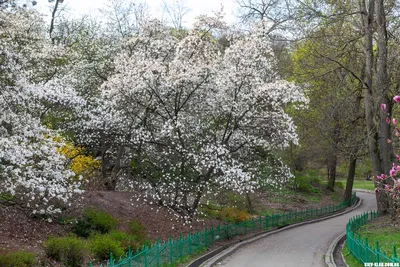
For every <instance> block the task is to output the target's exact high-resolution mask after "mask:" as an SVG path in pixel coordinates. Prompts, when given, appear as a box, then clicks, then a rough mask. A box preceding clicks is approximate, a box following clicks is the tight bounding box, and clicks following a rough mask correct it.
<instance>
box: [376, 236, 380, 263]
mask: <svg viewBox="0 0 400 267" xmlns="http://www.w3.org/2000/svg"><path fill="white" fill-rule="evenodd" d="M375 252H376V262H377V263H380V261H379V242H378V241H376V249H375Z"/></svg>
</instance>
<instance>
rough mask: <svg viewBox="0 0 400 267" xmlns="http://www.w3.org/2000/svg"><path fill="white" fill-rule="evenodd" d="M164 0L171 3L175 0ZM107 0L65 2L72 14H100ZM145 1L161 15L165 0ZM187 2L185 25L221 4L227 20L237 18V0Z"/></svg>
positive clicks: (44, 5)
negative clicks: (99, 10) (235, 14)
mask: <svg viewBox="0 0 400 267" xmlns="http://www.w3.org/2000/svg"><path fill="white" fill-rule="evenodd" d="M142 1H143V0H142ZM164 1H166V2H169V3H171V2H172V1H173V0H164ZM37 2H38V8H39V10H41V11H42V12H46V14H48V16H50V15H51V12H50V11H49V3H48V0H37ZM106 2H107V0H64V3H65V4H67V6H68V7H69V8H70V9H71V13H72V14H71V15H73V16H75V17H78V16H80V15H83V14H88V13H90V14H98V9H99V8H103V7H104V6H105V3H106ZM139 2H140V0H139ZM145 2H146V3H147V4H148V5H149V6H150V8H151V11H152V13H153V17H156V18H157V17H161V14H162V11H161V7H162V4H163V0H146V1H145ZM185 3H186V6H187V7H188V8H189V9H190V12H189V13H188V14H187V15H186V16H185V19H184V26H185V27H189V26H191V25H192V23H193V21H194V18H195V17H196V16H198V15H201V14H211V12H212V11H215V10H220V9H221V5H222V6H223V7H224V13H225V20H226V22H228V23H233V22H234V20H235V16H234V12H235V10H236V5H235V0H186V1H185ZM52 5H54V3H52Z"/></svg>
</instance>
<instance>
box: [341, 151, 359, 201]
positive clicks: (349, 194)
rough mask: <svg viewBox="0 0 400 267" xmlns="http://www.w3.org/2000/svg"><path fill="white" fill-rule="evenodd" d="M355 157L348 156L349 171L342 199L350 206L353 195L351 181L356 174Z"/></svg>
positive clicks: (352, 181)
mask: <svg viewBox="0 0 400 267" xmlns="http://www.w3.org/2000/svg"><path fill="white" fill-rule="evenodd" d="M356 165H357V157H355V156H351V157H350V165H349V172H348V174H347V181H346V190H345V192H344V199H345V201H347V205H348V206H349V207H350V206H351V197H352V195H353V183H354V176H355V174H356Z"/></svg>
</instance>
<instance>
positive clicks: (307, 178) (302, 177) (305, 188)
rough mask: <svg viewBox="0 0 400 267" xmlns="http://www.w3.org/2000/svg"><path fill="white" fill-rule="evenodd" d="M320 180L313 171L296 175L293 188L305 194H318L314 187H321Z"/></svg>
mask: <svg viewBox="0 0 400 267" xmlns="http://www.w3.org/2000/svg"><path fill="white" fill-rule="evenodd" d="M321 183H322V180H321V178H320V176H319V175H318V172H317V171H315V170H311V171H304V172H301V173H300V172H298V173H296V179H295V186H296V188H297V190H299V191H301V192H305V193H319V190H318V188H316V186H319V185H321Z"/></svg>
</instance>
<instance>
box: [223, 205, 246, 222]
mask: <svg viewBox="0 0 400 267" xmlns="http://www.w3.org/2000/svg"><path fill="white" fill-rule="evenodd" d="M218 218H219V219H220V220H223V221H227V222H245V221H248V220H250V219H251V217H250V214H249V213H248V212H247V211H245V210H241V209H239V208H232V207H226V208H223V209H222V210H221V211H220V212H219V214H218Z"/></svg>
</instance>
